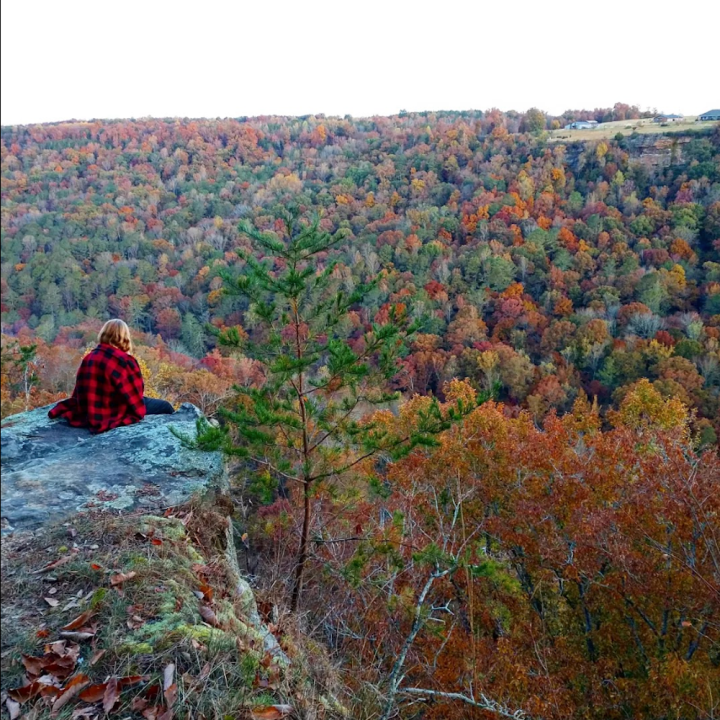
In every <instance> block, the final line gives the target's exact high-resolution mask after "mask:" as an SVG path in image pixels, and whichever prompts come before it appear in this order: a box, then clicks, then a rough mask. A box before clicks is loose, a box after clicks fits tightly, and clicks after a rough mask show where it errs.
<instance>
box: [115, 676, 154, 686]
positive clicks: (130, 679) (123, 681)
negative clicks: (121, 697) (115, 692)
mask: <svg viewBox="0 0 720 720" xmlns="http://www.w3.org/2000/svg"><path fill="white" fill-rule="evenodd" d="M147 680H148V676H147V675H126V676H125V677H123V678H120V679H119V680H118V685H119V686H120V687H125V686H126V685H134V684H135V683H139V682H147Z"/></svg>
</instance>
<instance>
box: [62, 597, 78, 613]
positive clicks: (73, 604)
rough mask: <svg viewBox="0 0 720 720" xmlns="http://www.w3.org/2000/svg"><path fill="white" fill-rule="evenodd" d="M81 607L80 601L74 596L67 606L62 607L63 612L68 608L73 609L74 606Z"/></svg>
mask: <svg viewBox="0 0 720 720" xmlns="http://www.w3.org/2000/svg"><path fill="white" fill-rule="evenodd" d="M76 607H80V603H79V602H78V601H77V598H73V599H72V600H71V601H70V602H69V603H68V604H67V605H65V607H63V608H62V612H66V611H67V610H71V609H72V608H76Z"/></svg>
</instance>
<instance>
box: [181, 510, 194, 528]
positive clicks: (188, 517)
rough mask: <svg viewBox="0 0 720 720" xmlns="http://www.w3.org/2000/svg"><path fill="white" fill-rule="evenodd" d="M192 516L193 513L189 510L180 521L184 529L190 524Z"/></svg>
mask: <svg viewBox="0 0 720 720" xmlns="http://www.w3.org/2000/svg"><path fill="white" fill-rule="evenodd" d="M192 516H193V511H192V510H191V511H190V512H189V513H188V514H187V515H186V516H185V517H184V518H182V520H180V522H181V523H182V524H183V525H184V526H185V527H187V524H188V523H189V522H190V520H192Z"/></svg>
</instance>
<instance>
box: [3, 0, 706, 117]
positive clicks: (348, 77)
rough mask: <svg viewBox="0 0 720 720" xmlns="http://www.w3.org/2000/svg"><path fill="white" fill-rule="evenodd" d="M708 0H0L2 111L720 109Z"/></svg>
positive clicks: (209, 113) (199, 113)
mask: <svg viewBox="0 0 720 720" xmlns="http://www.w3.org/2000/svg"><path fill="white" fill-rule="evenodd" d="M718 27H720V3H718V2H717V1H716V0H715V1H713V0H682V1H681V2H678V1H677V0H673V1H672V2H669V1H668V0H654V2H652V3H648V2H644V1H642V0H572V1H570V0H546V1H545V2H541V1H540V0H534V1H533V0H517V1H516V2H508V0H492V2H489V1H487V0H475V1H472V0H464V1H462V2H460V1H458V0H441V1H433V2H422V0H415V1H409V0H356V1H355V2H347V1H345V2H343V1H342V0H295V1H294V2H293V1H286V0H283V1H280V0H193V1H192V2H188V0H174V1H172V2H169V1H168V0H142V1H138V0H123V1H122V2H120V1H119V0H2V45H1V48H2V86H1V87H2V106H1V108H2V111H1V113H0V120H1V122H2V124H3V125H8V124H20V123H33V122H51V121H59V120H67V119H71V118H76V119H82V120H87V119H91V118H130V117H135V118H139V117H146V116H154V117H167V116H179V117H211V118H212V117H237V116H240V115H265V114H283V115H303V114H311V113H325V114H326V115H345V114H350V115H353V116H355V117H361V116H367V115H374V114H381V115H392V114H395V113H397V112H398V111H399V110H400V109H405V110H408V111H415V110H441V109H442V110H467V109H480V110H486V109H489V108H491V107H498V108H500V109H501V110H511V109H514V110H519V111H524V110H526V109H527V108H529V107H533V106H536V107H539V108H541V109H543V110H545V111H547V112H550V113H553V114H559V113H561V112H562V111H563V110H566V109H568V108H588V109H591V108H595V107H608V106H611V105H613V104H614V103H615V102H618V101H620V102H627V103H630V104H637V105H639V106H640V107H641V108H643V109H644V108H657V109H658V110H660V111H664V112H679V113H684V114H697V113H700V112H704V111H706V110H709V109H711V108H717V107H719V106H720V81H719V80H718V67H719V66H720V61H719V60H718V47H719V46H720V41H719V38H718Z"/></svg>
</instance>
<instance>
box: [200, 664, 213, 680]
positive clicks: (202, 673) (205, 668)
mask: <svg viewBox="0 0 720 720" xmlns="http://www.w3.org/2000/svg"><path fill="white" fill-rule="evenodd" d="M210 670H211V667H210V663H209V662H208V663H205V664H204V665H203V667H202V670H201V671H200V673H199V675H198V676H197V679H198V680H205V678H206V677H207V676H208V675H210Z"/></svg>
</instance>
